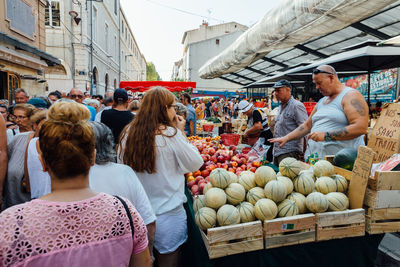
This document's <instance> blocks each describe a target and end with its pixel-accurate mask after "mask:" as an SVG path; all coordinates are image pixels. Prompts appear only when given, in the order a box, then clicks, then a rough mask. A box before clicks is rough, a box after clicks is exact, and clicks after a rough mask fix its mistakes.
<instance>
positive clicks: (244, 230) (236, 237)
mask: <svg viewBox="0 0 400 267" xmlns="http://www.w3.org/2000/svg"><path fill="white" fill-rule="evenodd" d="M200 232H201V236H202V238H203V241H204V244H205V246H206V249H207V252H208V256H209V257H210V259H215V258H220V257H224V256H228V255H233V254H239V253H244V252H249V251H254V250H260V249H263V248H264V244H263V230H262V226H261V221H254V222H249V223H241V224H235V225H229V226H221V227H215V228H209V229H207V232H206V233H205V232H203V231H200Z"/></svg>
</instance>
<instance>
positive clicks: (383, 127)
mask: <svg viewBox="0 0 400 267" xmlns="http://www.w3.org/2000/svg"><path fill="white" fill-rule="evenodd" d="M368 147H370V148H371V149H372V150H373V151H375V152H376V154H375V157H374V161H373V162H374V163H376V162H383V161H385V160H387V159H388V158H390V157H391V156H392V155H393V154H394V153H399V152H400V103H392V104H389V105H387V106H385V107H384V108H383V109H382V112H381V116H380V117H379V119H378V121H377V122H376V124H375V126H374V128H373V129H372V132H371V135H370V136H369V141H368Z"/></svg>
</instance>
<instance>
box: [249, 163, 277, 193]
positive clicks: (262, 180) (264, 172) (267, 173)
mask: <svg viewBox="0 0 400 267" xmlns="http://www.w3.org/2000/svg"><path fill="white" fill-rule="evenodd" d="M275 179H276V174H275V171H274V169H272V168H271V167H268V166H261V167H259V168H258V169H257V170H256V172H255V173H254V181H255V182H256V184H257V186H259V187H263V188H264V186H265V185H266V184H267V183H268V182H269V181H271V180H275Z"/></svg>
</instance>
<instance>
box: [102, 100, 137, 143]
mask: <svg viewBox="0 0 400 267" xmlns="http://www.w3.org/2000/svg"><path fill="white" fill-rule="evenodd" d="M133 117H134V116H133V114H132V112H130V111H129V110H125V111H119V110H116V109H113V108H112V109H107V110H104V111H103V112H102V113H101V122H102V123H104V124H105V125H107V126H108V127H109V128H110V129H111V131H112V133H113V135H114V142H115V144H117V143H118V140H119V135H120V134H121V132H122V130H123V129H124V127H125V126H126V125H127V124H128V123H130V122H131V120H132V119H133Z"/></svg>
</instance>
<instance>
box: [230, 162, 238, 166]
mask: <svg viewBox="0 0 400 267" xmlns="http://www.w3.org/2000/svg"><path fill="white" fill-rule="evenodd" d="M231 164H232V167H237V166H238V165H239V164H238V163H237V162H236V161H232V162H231Z"/></svg>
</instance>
